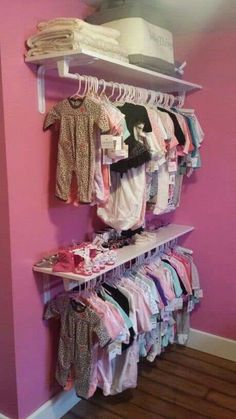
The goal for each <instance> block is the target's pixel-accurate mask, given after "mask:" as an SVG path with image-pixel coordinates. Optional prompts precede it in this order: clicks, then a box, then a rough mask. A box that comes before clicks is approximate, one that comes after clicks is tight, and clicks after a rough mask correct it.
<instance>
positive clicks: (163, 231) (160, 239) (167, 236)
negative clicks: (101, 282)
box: [33, 224, 194, 284]
mask: <svg viewBox="0 0 236 419" xmlns="http://www.w3.org/2000/svg"><path fill="white" fill-rule="evenodd" d="M192 230H194V227H192V226H185V225H178V224H169V225H168V226H165V227H161V228H159V229H158V231H157V235H156V238H155V240H152V241H151V240H147V241H146V242H145V243H141V244H131V245H129V246H125V247H123V248H122V249H118V250H117V254H118V258H117V262H116V263H115V264H114V265H112V266H107V267H106V268H105V269H103V270H102V271H101V272H99V273H96V274H93V275H91V276H82V275H78V274H74V273H72V272H53V271H52V268H40V267H37V266H34V267H33V270H34V271H35V272H40V273H42V274H46V275H54V276H57V277H61V278H63V279H68V280H72V281H77V282H78V283H80V284H83V283H85V282H88V281H91V280H93V279H95V278H98V277H99V276H101V275H102V274H104V273H106V272H109V271H111V270H112V269H114V268H116V267H117V266H120V265H123V264H124V263H126V262H128V261H130V260H132V259H135V258H137V257H138V256H141V255H143V254H144V253H146V252H149V251H151V250H153V249H156V248H157V247H159V246H161V245H163V244H165V243H168V242H170V241H171V240H174V239H177V238H178V237H181V236H183V235H184V234H186V233H189V232H190V231H192Z"/></svg>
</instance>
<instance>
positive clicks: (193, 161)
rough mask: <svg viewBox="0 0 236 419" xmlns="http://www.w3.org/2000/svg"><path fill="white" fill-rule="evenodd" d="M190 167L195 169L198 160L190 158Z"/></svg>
mask: <svg viewBox="0 0 236 419" xmlns="http://www.w3.org/2000/svg"><path fill="white" fill-rule="evenodd" d="M191 162H192V167H197V165H198V158H197V157H191Z"/></svg>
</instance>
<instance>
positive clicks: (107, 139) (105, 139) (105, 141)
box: [101, 134, 116, 150]
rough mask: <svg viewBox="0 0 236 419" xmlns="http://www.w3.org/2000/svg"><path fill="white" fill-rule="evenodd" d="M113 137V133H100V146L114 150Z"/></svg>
mask: <svg viewBox="0 0 236 419" xmlns="http://www.w3.org/2000/svg"><path fill="white" fill-rule="evenodd" d="M114 138H116V137H113V135H106V134H103V135H101V147H102V148H107V149H112V150H114V149H115V142H114Z"/></svg>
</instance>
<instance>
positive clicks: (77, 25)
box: [37, 17, 120, 39]
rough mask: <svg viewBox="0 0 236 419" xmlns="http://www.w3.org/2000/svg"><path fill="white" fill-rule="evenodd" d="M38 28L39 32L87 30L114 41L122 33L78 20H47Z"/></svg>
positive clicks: (39, 24)
mask: <svg viewBox="0 0 236 419" xmlns="http://www.w3.org/2000/svg"><path fill="white" fill-rule="evenodd" d="M37 28H38V30H39V31H44V30H46V29H50V28H55V29H58V28H62V29H64V28H69V29H87V30H90V31H92V32H95V33H99V34H101V35H105V36H108V37H111V38H113V39H117V38H119V36H120V32H119V31H118V30H116V29H112V28H109V27H107V26H106V27H104V26H101V25H91V24H90V23H87V22H85V21H84V20H82V19H77V18H66V17H59V18H55V19H51V20H46V21H43V22H40V23H38V25H37Z"/></svg>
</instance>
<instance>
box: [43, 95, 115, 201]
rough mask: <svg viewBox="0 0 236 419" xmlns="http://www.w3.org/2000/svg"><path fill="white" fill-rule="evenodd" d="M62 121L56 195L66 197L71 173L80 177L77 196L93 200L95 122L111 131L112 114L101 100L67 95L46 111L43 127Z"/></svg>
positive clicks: (105, 129)
mask: <svg viewBox="0 0 236 419" xmlns="http://www.w3.org/2000/svg"><path fill="white" fill-rule="evenodd" d="M57 121H58V122H59V123H60V135H59V142H58V155H57V171H56V192H55V194H56V196H57V197H58V198H60V199H61V200H63V201H67V200H68V198H69V195H70V188H71V181H72V174H73V172H74V174H75V176H76V181H77V199H78V202H81V203H90V202H91V201H92V192H93V179H94V170H95V142H94V129H95V125H97V127H98V128H100V130H101V131H102V132H108V131H109V128H110V126H109V118H108V115H107V113H106V111H105V108H104V107H103V106H102V105H101V103H100V102H99V101H98V100H96V99H94V98H92V97H89V96H86V97H85V98H83V99H82V100H78V99H73V98H67V99H64V100H62V101H60V102H59V103H57V104H56V105H55V106H54V107H53V108H52V109H51V110H50V111H49V112H48V114H47V115H46V118H45V121H44V129H47V128H48V127H50V126H51V125H53V124H54V123H55V122H57Z"/></svg>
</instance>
